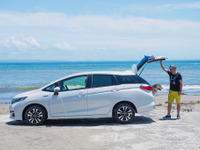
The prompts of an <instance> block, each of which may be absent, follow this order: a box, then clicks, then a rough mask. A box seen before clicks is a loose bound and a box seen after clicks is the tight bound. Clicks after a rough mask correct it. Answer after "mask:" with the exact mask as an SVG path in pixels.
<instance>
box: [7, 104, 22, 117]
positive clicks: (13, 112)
mask: <svg viewBox="0 0 200 150" xmlns="http://www.w3.org/2000/svg"><path fill="white" fill-rule="evenodd" d="M9 110H10V117H9V118H10V119H15V120H22V109H21V105H20V104H19V103H15V104H12V105H10V107H9Z"/></svg>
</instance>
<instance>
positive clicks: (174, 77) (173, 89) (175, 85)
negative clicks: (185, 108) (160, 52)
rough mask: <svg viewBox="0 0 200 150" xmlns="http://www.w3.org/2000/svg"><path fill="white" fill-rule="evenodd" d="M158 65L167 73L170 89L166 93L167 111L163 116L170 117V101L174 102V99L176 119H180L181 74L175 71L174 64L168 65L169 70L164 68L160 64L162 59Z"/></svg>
mask: <svg viewBox="0 0 200 150" xmlns="http://www.w3.org/2000/svg"><path fill="white" fill-rule="evenodd" d="M160 65H161V67H162V69H163V70H164V71H165V72H166V73H168V75H169V80H170V90H169V95H168V111H167V115H166V116H165V117H163V118H171V109H172V103H173V102H174V99H176V104H177V119H180V110H181V104H180V100H181V91H182V87H183V82H182V76H181V74H180V73H179V72H176V66H175V65H173V64H172V65H170V67H169V70H170V71H168V70H167V69H165V67H164V66H163V64H162V61H160Z"/></svg>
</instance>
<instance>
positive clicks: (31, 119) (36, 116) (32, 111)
mask: <svg viewBox="0 0 200 150" xmlns="http://www.w3.org/2000/svg"><path fill="white" fill-rule="evenodd" d="M24 115H25V116H24V118H25V120H26V123H27V124H29V125H42V124H44V123H45V121H46V119H47V113H46V111H45V110H44V108H42V107H41V106H38V105H34V106H30V107H28V108H27V109H26V111H25V114H24Z"/></svg>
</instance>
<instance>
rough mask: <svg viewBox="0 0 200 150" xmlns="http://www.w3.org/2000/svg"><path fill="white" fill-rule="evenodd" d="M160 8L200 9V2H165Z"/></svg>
mask: <svg viewBox="0 0 200 150" xmlns="http://www.w3.org/2000/svg"><path fill="white" fill-rule="evenodd" d="M160 8H164V9H166V8H167V9H200V2H193V3H176V4H165V5H163V6H161V7H160Z"/></svg>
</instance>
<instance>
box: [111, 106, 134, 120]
mask: <svg viewBox="0 0 200 150" xmlns="http://www.w3.org/2000/svg"><path fill="white" fill-rule="evenodd" d="M113 113H114V114H113V116H114V118H115V119H116V121H117V122H119V123H123V124H127V123H130V122H132V121H133V119H134V117H135V109H134V108H133V107H132V106H131V105H130V104H128V103H121V104H119V105H117V106H116V107H115V109H114V112H113Z"/></svg>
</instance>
